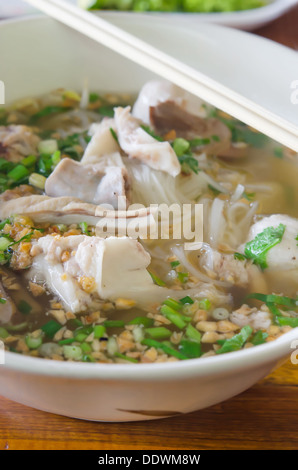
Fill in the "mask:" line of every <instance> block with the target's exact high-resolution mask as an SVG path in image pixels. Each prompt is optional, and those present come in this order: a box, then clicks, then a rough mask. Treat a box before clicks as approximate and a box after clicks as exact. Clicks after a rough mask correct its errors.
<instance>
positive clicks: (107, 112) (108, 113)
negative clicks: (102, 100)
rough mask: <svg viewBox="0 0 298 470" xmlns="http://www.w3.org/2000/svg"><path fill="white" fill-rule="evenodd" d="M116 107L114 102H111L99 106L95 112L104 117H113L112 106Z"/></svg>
mask: <svg viewBox="0 0 298 470" xmlns="http://www.w3.org/2000/svg"><path fill="white" fill-rule="evenodd" d="M115 107H117V105H116V104H113V105H110V106H109V105H108V106H101V107H100V108H98V110H97V112H98V113H99V114H101V115H102V116H105V117H111V118H112V117H114V108H115Z"/></svg>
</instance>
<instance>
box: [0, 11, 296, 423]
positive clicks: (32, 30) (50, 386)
mask: <svg viewBox="0 0 298 470" xmlns="http://www.w3.org/2000/svg"><path fill="white" fill-rule="evenodd" d="M117 24H119V25H122V26H124V27H126V28H127V29H131V30H132V32H134V31H135V30H138V31H142V32H143V33H144V35H145V36H146V35H147V36H150V35H152V33H153V32H154V34H155V37H156V35H157V36H158V37H159V38H160V40H167V41H168V42H169V41H170V39H171V36H170V35H171V34H172V35H175V37H176V38H177V35H178V39H179V37H180V39H181V41H183V40H184V41H186V42H184V46H183V47H184V51H190V52H189V53H191V51H192V50H193V49H192V48H193V44H194V41H195V44H196V46H197V47H198V49H200V50H201V48H203V49H204V52H205V54H204V61H202V67H205V68H206V67H207V68H208V67H209V70H210V71H212V68H213V69H214V70H213V72H214V73H217V68H218V61H219V63H220V58H221V56H222V53H223V50H225V46H226V44H225V41H232V40H233V37H234V41H235V43H237V47H241V42H242V44H246V46H245V47H248V44H249V42H250V41H252V43H253V44H254V46H255V45H256V41H257V46H258V48H259V50H260V48H262V47H265V49H266V50H267V49H268V48H269V50H271V53H272V56H274V57H275V60H277V64H276V65H278V63H280V62H278V61H279V59H278V58H279V57H282V58H283V64H282V65H283V71H285V69H287V67H288V69H289V70H290V69H291V66H292V65H293V64H292V60H293V61H294V57H295V59H296V55H295V54H294V53H293V55H291V54H290V53H289V51H287V50H286V49H283V48H280V47H278V46H274V45H273V43H272V45H270V43H268V42H267V41H264V40H261V39H256V38H251V39H250V36H249V35H247V34H244V33H239V32H237V31H232V32H229V30H222V29H221V28H217V27H214V26H213V27H209V26H202V27H201V28H200V31H199V32H197V33H195V32H193V33H191V34H190V33H189V34H186V33H187V32H186V31H185V30H177V29H175V28H173V27H171V26H170V25H168V26H167V27H166V28H165V27H164V26H163V25H162V23H160V22H159V21H156V22H154V25H152V22H150V21H149V22H148V21H146V20H145V19H144V20H143V22H142V23H138V24H137V25H136V24H133V23H132V24H129V22H128V20H127V19H126V18H122V17H121V16H119V17H118V19H117ZM171 28H172V29H171ZM210 28H211V29H210ZM179 35H180V36H179ZM211 36H212V37H213V38H214V36H217V37H218V38H219V39H220V38H221V41H219V43H218V49H214V47H213V44H212V43H210V37H211ZM183 38H184V39H183ZM0 43H1V44H5V48H4V47H3V48H2V49H1V56H0V61H1V71H0V74H1V76H0V80H3V81H4V82H5V86H6V98H7V102H11V101H12V100H14V99H17V98H20V97H24V96H26V95H28V96H30V95H31V96H32V95H38V94H40V93H43V92H47V91H49V90H52V89H54V88H56V87H61V86H63V87H70V88H76V89H80V88H81V86H82V83H83V80H84V78H85V77H88V78H89V83H90V88H91V89H94V90H100V89H101V90H106V91H120V92H122V91H123V92H133V93H135V92H137V91H138V90H139V89H140V87H141V85H142V84H143V83H144V82H145V81H147V80H148V79H150V78H151V77H152V75H151V74H149V73H148V72H147V71H145V70H144V69H142V68H139V67H137V66H136V65H133V64H132V63H130V62H129V61H127V60H125V59H123V58H121V57H119V56H118V55H117V54H116V53H112V52H110V51H108V50H107V49H105V48H103V47H100V46H98V45H97V44H94V43H93V42H92V41H90V40H88V39H86V38H84V37H82V36H80V35H78V34H77V33H75V32H73V31H71V30H69V29H68V28H65V27H63V26H62V25H60V24H58V23H56V22H54V21H52V20H50V19H47V18H36V19H27V20H22V21H16V22H14V21H9V22H6V23H5V22H3V23H2V24H0ZM254 53H255V52H254ZM185 54H186V52H185ZM276 58H277V59H276ZM227 59H228V61H230V62H233V60H235V57H234V56H233V53H232V52H231V51H230V52H229V54H228V57H227ZM295 65H296V62H295ZM248 72H249V71H248ZM279 77H281V76H279V75H278V74H277V77H276V80H277V81H278V79H279ZM272 80H274V77H273V78H272ZM261 82H262V80H261ZM261 85H262V83H261ZM261 85H260V86H261ZM253 93H256V90H255V89H252V94H253ZM297 338H298V330H297V329H296V330H293V331H291V332H290V333H287V334H286V335H284V336H283V337H281V338H279V339H278V340H276V341H275V342H272V343H269V344H266V345H262V346H258V347H255V348H251V349H246V350H244V351H240V352H234V353H229V354H226V355H223V356H219V357H210V358H205V359H193V360H188V361H182V362H176V363H167V364H144V365H138V364H136V365H135V364H128V365H122V364H113V365H109V364H87V363H69V362H64V363H63V362H58V361H49V360H45V359H36V358H29V357H26V356H22V355H18V354H14V353H6V354H5V361H6V362H5V365H1V366H0V374H1V375H0V377H1V379H0V394H1V395H4V396H6V397H7V398H10V399H12V400H15V401H18V402H20V403H23V404H26V405H29V406H32V407H34V408H38V409H41V410H45V411H49V412H52V413H58V414H61V415H66V416H71V417H76V418H82V419H88V420H102V421H133V420H143V419H153V418H160V417H165V416H171V415H175V414H179V413H187V412H190V411H193V410H198V409H201V408H205V407H207V406H210V405H213V404H215V403H218V402H221V401H223V400H226V399H228V398H230V397H232V396H234V395H236V394H238V393H240V392H242V391H244V390H245V389H247V388H249V387H250V386H251V385H253V384H254V383H256V382H257V381H258V380H260V379H261V378H263V377H264V376H266V375H267V374H268V373H269V372H270V371H271V370H272V369H273V368H274V367H275V366H276V365H277V364H278V362H279V361H280V360H283V359H284V358H285V357H287V356H288V355H289V353H290V351H291V343H292V341H293V340H294V339H297Z"/></svg>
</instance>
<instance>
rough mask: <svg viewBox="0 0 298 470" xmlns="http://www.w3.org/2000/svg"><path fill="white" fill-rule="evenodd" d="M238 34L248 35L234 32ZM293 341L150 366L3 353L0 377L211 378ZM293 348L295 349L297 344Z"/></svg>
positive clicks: (283, 352)
mask: <svg viewBox="0 0 298 470" xmlns="http://www.w3.org/2000/svg"><path fill="white" fill-rule="evenodd" d="M115 15H116V13H115ZM49 19H50V18H48V17H47V16H44V15H40V14H34V15H29V16H25V17H19V18H9V19H6V20H3V21H1V23H0V29H3V28H5V27H8V26H10V25H12V24H16V23H22V22H30V21H32V20H33V21H40V20H49ZM206 26H207V25H206ZM184 27H185V25H181V28H184ZM208 27H210V29H213V28H215V29H226V27H224V26H218V25H215V24H208ZM229 29H230V28H229ZM237 34H249V33H247V32H243V31H237ZM256 38H257V39H258V40H262V41H269V40H268V39H265V38H259V37H256ZM274 45H275V47H281V48H284V49H286V50H288V51H289V49H288V48H286V47H285V46H282V45H279V44H276V43H274ZM291 52H294V51H291ZM294 340H298V328H295V329H293V330H292V331H290V332H288V333H285V334H283V335H282V336H281V337H279V338H278V339H276V340H274V341H272V342H269V343H266V344H263V345H259V346H257V347H252V348H248V349H245V350H240V351H236V352H230V353H227V354H223V355H217V356H211V357H206V358H204V359H203V360H202V359H201V358H198V359H188V360H185V361H175V362H165V363H153V364H122V363H121V364H107V363H94V364H93V363H84V362H70V361H63V362H62V361H57V360H51V359H43V358H35V357H30V356H25V355H21V354H17V353H13V352H8V351H5V364H2V365H1V364H0V374H1V372H2V371H5V370H6V371H7V372H9V371H11V372H19V373H28V374H32V375H40V376H48V377H49V376H50V377H62V378H63V377H65V378H66V377H67V378H75V379H109V380H134V381H152V380H161V381H162V380H171V379H179V378H188V377H193V376H208V375H212V374H222V373H225V372H227V371H229V370H239V372H240V371H241V370H243V368H246V369H247V368H252V369H253V368H255V367H257V366H261V365H262V364H264V363H273V362H276V361H278V360H279V359H281V358H283V357H285V356H287V355H289V353H290V351H291V343H292V342H293V341H294ZM295 347H298V343H297V346H296V345H295Z"/></svg>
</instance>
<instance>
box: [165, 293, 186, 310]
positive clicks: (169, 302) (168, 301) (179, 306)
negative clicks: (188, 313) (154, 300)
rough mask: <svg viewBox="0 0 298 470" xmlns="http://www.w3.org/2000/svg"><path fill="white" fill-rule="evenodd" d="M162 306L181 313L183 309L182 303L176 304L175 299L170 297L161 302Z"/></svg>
mask: <svg viewBox="0 0 298 470" xmlns="http://www.w3.org/2000/svg"><path fill="white" fill-rule="evenodd" d="M163 305H167V306H168V307H170V308H173V309H174V310H177V311H178V312H179V311H181V310H182V307H183V306H182V303H180V302H178V301H177V300H175V299H171V298H170V297H169V298H168V299H166V300H165V301H164V302H163Z"/></svg>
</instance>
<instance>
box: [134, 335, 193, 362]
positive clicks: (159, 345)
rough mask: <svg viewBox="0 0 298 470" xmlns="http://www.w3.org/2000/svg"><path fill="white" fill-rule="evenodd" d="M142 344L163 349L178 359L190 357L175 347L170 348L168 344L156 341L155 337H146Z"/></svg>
mask: <svg viewBox="0 0 298 470" xmlns="http://www.w3.org/2000/svg"><path fill="white" fill-rule="evenodd" d="M142 344H144V345H145V346H149V347H150V348H156V349H161V350H162V351H163V352H165V353H166V354H168V355H169V356H174V357H177V359H182V360H183V359H188V357H187V356H185V354H182V353H180V352H179V351H176V350H175V349H172V348H170V347H169V346H168V345H167V344H164V343H160V342H159V341H155V340H154V339H144V340H143V341H142Z"/></svg>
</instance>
